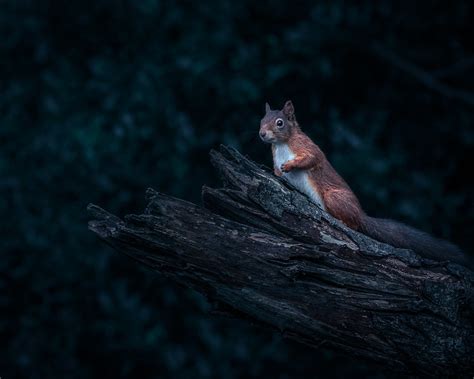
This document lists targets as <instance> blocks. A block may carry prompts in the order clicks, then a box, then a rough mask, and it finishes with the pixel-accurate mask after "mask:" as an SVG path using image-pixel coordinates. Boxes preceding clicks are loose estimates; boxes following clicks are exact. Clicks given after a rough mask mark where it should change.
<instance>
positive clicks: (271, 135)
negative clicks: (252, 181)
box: [260, 100, 470, 265]
mask: <svg viewBox="0 0 474 379" xmlns="http://www.w3.org/2000/svg"><path fill="white" fill-rule="evenodd" d="M260 138H261V139H262V140H263V142H266V143H271V144H272V153H273V165H274V172H275V175H277V176H283V177H285V178H286V179H287V180H288V181H289V182H290V183H291V184H292V185H293V186H294V187H296V188H297V189H298V190H299V191H301V192H303V193H304V194H306V195H307V196H309V197H310V198H311V199H312V200H313V202H315V203H316V204H318V205H319V206H320V207H321V208H322V209H323V210H325V211H327V212H328V213H330V214H331V215H332V216H334V217H335V218H337V219H339V220H340V221H342V222H343V223H344V224H346V225H347V226H348V227H350V228H351V229H354V230H357V231H359V232H362V233H363V234H366V235H368V236H369V237H372V238H374V239H376V240H378V241H381V242H385V243H388V244H390V245H393V246H395V247H401V248H406V249H411V250H413V251H415V252H417V253H418V254H420V255H422V256H425V257H427V258H431V259H435V260H451V261H455V262H456V263H459V264H463V265H468V258H467V257H466V256H465V255H464V254H463V253H462V252H461V250H460V249H459V248H458V247H456V246H455V245H453V244H451V243H449V242H447V241H444V240H440V239H437V238H434V237H432V236H430V235H428V234H427V233H424V232H422V231H419V230H416V229H414V228H411V227H409V226H406V225H404V224H402V223H399V222H396V221H392V220H386V219H377V218H372V217H369V216H367V215H366V214H365V212H364V211H363V209H362V207H361V205H360V203H359V200H358V199H357V197H356V195H355V194H354V192H352V190H351V189H350V187H349V185H348V184H347V183H346V182H345V181H344V179H342V177H341V176H340V175H339V174H338V173H337V172H336V170H335V169H334V168H333V167H332V166H331V164H330V163H329V162H328V160H327V159H326V156H325V155H324V153H323V152H322V151H321V149H320V148H319V147H318V146H317V145H316V144H315V143H314V142H313V141H312V140H311V139H310V138H309V137H308V136H307V135H306V134H305V133H303V131H302V130H301V128H300V126H299V124H298V122H297V121H296V117H295V109H294V107H293V104H292V102H291V101H290V100H289V101H287V102H286V103H285V105H284V107H283V109H282V110H272V109H270V106H269V105H268V103H267V104H265V116H264V117H263V119H262V120H261V122H260ZM469 265H470V262H469Z"/></svg>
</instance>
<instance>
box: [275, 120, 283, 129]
mask: <svg viewBox="0 0 474 379" xmlns="http://www.w3.org/2000/svg"><path fill="white" fill-rule="evenodd" d="M275 124H276V126H278V127H279V128H282V127H283V120H282V119H281V118H278V119H277V120H276V122H275Z"/></svg>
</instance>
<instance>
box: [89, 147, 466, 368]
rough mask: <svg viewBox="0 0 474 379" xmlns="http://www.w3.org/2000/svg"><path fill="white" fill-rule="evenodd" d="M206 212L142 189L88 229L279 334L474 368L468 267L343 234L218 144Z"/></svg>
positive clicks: (364, 353)
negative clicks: (219, 183) (132, 211)
mask: <svg viewBox="0 0 474 379" xmlns="http://www.w3.org/2000/svg"><path fill="white" fill-rule="evenodd" d="M211 160H212V163H213V164H214V166H215V167H216V168H217V169H218V170H219V173H220V175H221V177H222V179H223V181H224V183H225V188H222V189H211V188H207V187H204V188H203V202H204V205H205V208H203V207H200V206H197V205H195V204H192V203H188V202H185V201H183V200H179V199H175V198H172V197H170V196H166V195H163V194H160V193H157V192H155V191H153V190H148V192H147V196H148V199H149V204H148V206H147V208H146V210H145V212H144V214H142V215H128V216H125V219H124V220H121V219H119V218H118V217H116V216H114V215H111V214H109V213H107V212H106V211H104V210H102V209H101V208H99V207H97V206H95V205H90V206H89V207H88V209H89V212H90V213H91V215H92V217H93V218H94V220H93V221H90V223H89V228H90V229H91V230H92V231H94V232H95V233H97V235H98V236H99V237H100V238H102V239H103V240H105V241H106V242H107V243H108V244H110V245H112V246H113V247H114V248H115V249H117V250H118V251H121V252H123V253H125V254H127V255H129V256H131V257H132V258H134V259H136V260H137V261H139V262H141V263H143V264H145V265H146V266H149V267H151V268H152V269H154V270H155V271H157V272H159V273H161V274H163V275H166V276H168V277H170V278H172V279H173V280H176V281H178V282H180V283H183V284H185V285H187V286H189V287H192V288H194V289H196V290H197V291H199V292H201V293H203V294H205V295H206V296H208V298H209V299H211V300H212V301H213V302H214V303H215V304H217V305H219V309H221V310H223V311H224V312H226V313H229V314H233V315H234V316H237V317H243V318H247V319H250V320H252V321H254V322H258V323H260V324H265V325H268V326H271V327H273V328H275V329H277V330H279V331H280V332H281V333H283V335H285V336H287V337H289V338H292V339H295V340H297V341H300V342H303V343H306V344H308V345H311V346H314V347H319V346H321V345H324V346H325V347H328V348H333V349H335V350H338V351H341V352H344V353H347V354H351V355H353V356H358V357H360V358H363V359H367V360H371V361H376V362H379V363H382V364H383V365H384V366H385V367H386V368H389V369H392V370H395V371H399V372H404V373H409V374H415V375H420V376H466V377H470V376H472V374H473V373H474V309H473V308H474V306H473V297H474V296H473V294H474V273H472V272H471V271H469V270H468V269H466V268H464V267H461V266H458V265H455V264H450V263H447V262H432V261H428V260H425V259H423V258H421V257H419V256H417V255H416V254H414V253H413V252H411V251H408V250H402V249H395V248H393V247H390V246H388V245H385V244H382V243H378V242H376V241H374V240H372V239H370V238H368V237H366V236H364V235H362V234H359V233H357V232H354V231H353V230H351V229H348V228H347V227H345V226H344V225H343V224H341V223H340V222H339V221H337V220H335V219H334V218H332V217H331V216H330V215H328V214H327V213H325V212H324V211H322V210H320V209H319V208H318V207H316V205H314V204H313V203H311V201H310V200H309V199H308V198H307V197H306V196H304V195H302V194H301V193H299V192H298V191H296V190H295V189H294V188H292V187H291V185H290V184H289V183H287V182H285V181H284V180H283V179H280V178H277V177H275V176H274V175H273V174H271V173H270V172H269V171H268V170H266V169H264V168H262V167H260V166H258V165H256V164H255V163H253V162H252V161H250V160H248V159H247V158H245V157H243V156H242V155H240V154H239V153H238V152H237V151H235V150H232V149H229V148H225V147H222V148H221V151H220V152H216V151H213V152H212V153H211Z"/></svg>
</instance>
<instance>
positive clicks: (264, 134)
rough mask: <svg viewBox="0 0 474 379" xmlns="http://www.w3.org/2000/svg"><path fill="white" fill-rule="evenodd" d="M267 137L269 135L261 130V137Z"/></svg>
mask: <svg viewBox="0 0 474 379" xmlns="http://www.w3.org/2000/svg"><path fill="white" fill-rule="evenodd" d="M266 135H267V132H266V131H264V130H260V137H262V138H265V136H266Z"/></svg>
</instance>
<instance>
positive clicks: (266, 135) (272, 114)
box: [260, 100, 298, 143]
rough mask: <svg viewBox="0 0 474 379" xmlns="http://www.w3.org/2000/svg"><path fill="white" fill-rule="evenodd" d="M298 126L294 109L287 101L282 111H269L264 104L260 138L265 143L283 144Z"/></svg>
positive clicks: (267, 106) (289, 101) (268, 107)
mask: <svg viewBox="0 0 474 379" xmlns="http://www.w3.org/2000/svg"><path fill="white" fill-rule="evenodd" d="M297 126H298V123H297V122H296V118H295V108H294V107H293V103H292V102H291V100H288V101H287V102H286V103H285V105H284V107H283V109H282V110H271V109H270V105H268V103H266V104H265V116H263V118H262V121H260V138H261V139H262V141H263V142H266V143H284V142H287V141H288V140H289V139H290V136H291V133H292V131H293V129H294V128H295V127H297Z"/></svg>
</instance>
